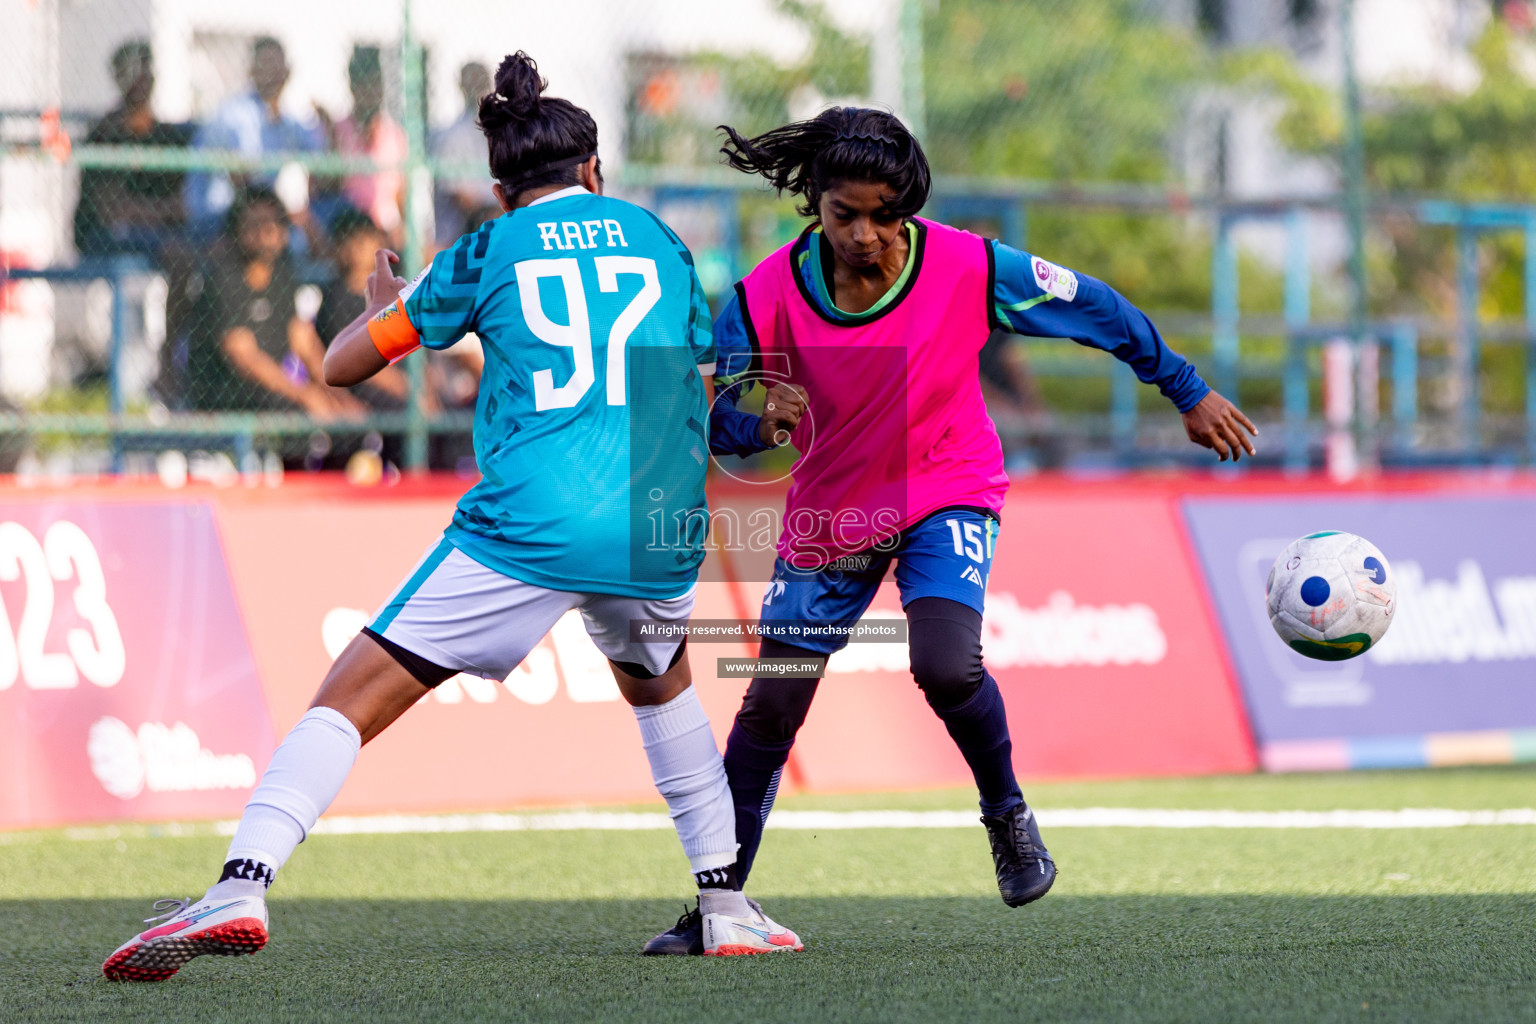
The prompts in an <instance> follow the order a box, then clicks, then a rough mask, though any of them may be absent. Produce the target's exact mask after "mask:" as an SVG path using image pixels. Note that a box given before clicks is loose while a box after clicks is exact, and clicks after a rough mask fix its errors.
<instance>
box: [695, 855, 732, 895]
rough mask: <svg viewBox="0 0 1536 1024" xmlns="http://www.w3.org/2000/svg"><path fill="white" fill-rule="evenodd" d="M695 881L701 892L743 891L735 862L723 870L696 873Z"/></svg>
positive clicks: (710, 869) (711, 869) (713, 869)
mask: <svg viewBox="0 0 1536 1024" xmlns="http://www.w3.org/2000/svg"><path fill="white" fill-rule="evenodd" d="M693 881H694V883H695V884H696V885H698V887H699V891H700V892H703V891H704V890H706V889H735V890H737V891H738V892H739V891H740V890H741V882H740V881H739V880H738V879H737V875H736V863H735V862H734V861H733V862H731V863H730V864H727V865H726V866H725V867H723V868H709V869H708V870H706V871H695V872H694V873H693Z"/></svg>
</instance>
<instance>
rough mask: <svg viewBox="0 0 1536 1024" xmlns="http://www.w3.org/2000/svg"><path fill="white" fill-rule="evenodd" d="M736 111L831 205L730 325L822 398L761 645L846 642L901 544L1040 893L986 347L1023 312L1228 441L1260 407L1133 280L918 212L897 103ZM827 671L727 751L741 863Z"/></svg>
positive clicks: (798, 649)
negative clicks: (1125, 286) (1173, 344)
mask: <svg viewBox="0 0 1536 1024" xmlns="http://www.w3.org/2000/svg"><path fill="white" fill-rule="evenodd" d="M725 131H726V133H727V135H728V136H729V141H728V142H727V143H726V146H725V148H724V149H723V152H724V153H725V155H726V159H727V161H728V162H729V163H730V164H731V166H732V167H734V168H736V169H737V170H740V171H746V172H748V173H752V174H760V175H762V176H763V177H764V178H766V179H768V181H769V182H771V183H772V184H773V186H774V187H775V188H777V189H778V190H779V191H780V192H785V191H787V192H789V193H791V194H793V195H795V196H797V197H799V198H800V199H801V200H802V201H803V205H802V206H801V207H800V212H801V214H802V215H804V216H807V217H809V218H811V219H812V222H811V223H810V224H809V225H808V226H807V227H806V229H805V231H804V232H802V233H801V235H800V236H799V237H798V238H797V239H796V240H795V241H794V242H792V243H790V244H789V245H786V246H784V247H783V248H782V249H780V250H779V251H778V252H776V253H774V254H773V255H771V256H769V257H768V258H767V259H766V260H764V261H763V262H762V263H760V264H759V265H758V266H757V267H756V268H755V269H754V270H752V272H751V273H749V274H748V275H747V276H746V278H745V279H744V280H742V281H741V282H740V283H739V284H738V285H737V286H736V295H735V297H734V298H733V299H732V301H731V302H730V304H729V305H728V306H727V307H726V308H725V309H724V311H723V312H722V313H721V315H720V317H719V318H718V319H717V320H716V322H715V340H716V344H717V346H718V351H719V357H718V358H719V360H720V365H719V369H720V373H721V380H723V381H726V380H731V379H732V378H734V377H736V376H737V375H740V374H743V373H746V372H748V371H750V374H749V376H750V377H751V378H755V379H761V380H773V381H776V387H778V388H780V389H784V388H787V387H793V388H795V389H797V390H798V391H800V392H801V393H802V394H803V396H804V399H803V400H802V401H795V400H788V399H786V398H784V397H783V392H782V390H780V391H778V392H776V393H775V394H772V395H770V396H768V399H767V402H768V405H769V406H772V407H775V413H776V414H778V415H782V416H785V417H786V418H787V420H792V421H796V422H797V423H798V425H797V426H795V427H794V430H793V433H792V435H791V436H792V438H793V440H794V442H795V445H796V447H797V448H798V449H799V452H800V456H799V458H798V460H797V461H796V463H795V466H794V483H793V485H792V486H791V488H790V491H789V495H788V498H787V499H786V505H785V514H784V520H783V522H784V528H783V532H782V534H781V537H780V540H779V546H778V555H779V558H778V561H777V562H776V564H775V567H774V573H773V580H772V582H771V583H770V585H769V587H768V589H767V592H766V594H765V595H764V597H763V606H762V615H761V634H760V635H762V636H763V637H764V639H763V641H762V645H761V649H760V656H761V657H762V658H765V659H789V658H793V659H796V660H797V661H798V662H800V663H804V661H805V660H806V659H810V660H812V661H814V660H816V659H822V661H823V664H824V663H825V658H826V657H827V656H829V655H831V654H832V653H834V652H835V651H837V650H839V649H840V648H841V647H842V646H843V645H844V643H845V642H846V640H845V639H843V638H842V637H840V636H838V635H836V633H835V632H834V633H832V634H830V635H829V634H828V633H827V632H826V627H828V626H831V627H837V628H839V629H843V628H847V627H851V626H852V625H853V624H854V623H855V622H856V621H857V620H858V619H859V617H860V616H861V615H862V614H863V613H864V611H865V609H867V608H868V607H869V603H870V601H871V600H872V599H873V597H874V595H875V591H876V589H877V588H878V587H879V585H880V581H881V579H882V578H883V577H884V575H885V573H886V571H887V569H888V568H889V567H890V566H891V564H892V563H893V562H894V563H895V577H896V585H897V587H898V589H899V590H900V593H901V602H902V607H903V610H904V611H905V613H906V617H907V624H908V643H909V648H910V656H911V668H912V675H913V677H914V678H915V680H916V682H917V685H918V686H919V687H920V688H921V689H922V691H923V695H924V696H925V697H926V698H927V700H928V704H929V705H930V706H931V707H932V708H933V711H934V713H935V714H936V715H937V716H938V717H939V718H940V719H941V720H942V721H943V722H944V725H945V728H946V729H947V731H948V732H949V735H950V736H951V738H952V739H953V740H954V742H955V745H956V746H957V747H958V748H959V749H960V752H961V753H962V754H963V755H964V757H965V760H966V762H967V764H968V765H969V766H970V769H971V772H972V775H973V777H974V778H975V781H976V785H977V789H978V790H979V793H980V803H981V812H982V823H983V824H984V825H985V826H986V830H987V833H988V838H989V841H990V844H991V848H992V856H993V861H994V866H995V868H996V873H997V882H998V888H999V891H1000V892H1001V894H1002V897H1003V900H1004V902H1006V903H1007V904H1008V905H1009V906H1021V905H1023V904H1025V903H1029V902H1031V901H1033V900H1036V899H1039V898H1040V897H1041V896H1043V895H1045V893H1046V892H1047V891H1048V890H1049V889H1050V887H1051V884H1052V882H1053V881H1054V880H1055V877H1056V866H1055V862H1054V861H1053V860H1052V858H1051V855H1050V854H1049V853H1048V852H1047V850H1046V848H1045V845H1044V843H1043V842H1042V841H1041V838H1040V832H1039V828H1038V827H1037V825H1036V823H1035V820H1034V815H1033V812H1032V811H1031V810H1030V808H1029V806H1028V804H1026V803H1025V801H1024V797H1023V795H1022V793H1021V792H1020V790H1019V785H1018V782H1017V780H1016V779H1015V778H1014V772H1013V763H1012V741H1011V739H1010V737H1009V733H1008V719H1007V714H1006V711H1005V709H1004V706H1003V699H1002V695H1001V693H1000V692H999V691H998V687H997V684H996V682H995V681H994V680H993V679H992V677H991V675H989V674H988V673H987V670H986V668H985V666H984V665H983V663H982V654H981V622H982V608H983V599H984V596H985V593H986V582H987V576H988V574H989V573H990V571H991V565H992V553H993V548H994V544H995V542H996V538H997V533H998V527H999V523H1000V520H1001V516H1000V513H1001V509H1002V506H1003V498H1004V496H1005V494H1006V492H1007V488H1008V477H1007V475H1006V474H1005V473H1004V472H1003V457H1002V449H1001V447H1000V445H999V444H998V439H997V432H996V430H995V429H994V427H993V425H992V421H991V419H990V418H989V417H988V415H987V409H986V405H985V404H984V402H983V401H982V396H981V388H980V383H979V380H978V372H977V371H978V365H977V358H978V355H979V353H980V351H981V348H982V345H983V344H984V343H985V342H986V340H987V337H988V335H989V334H990V333H991V332H992V331H993V330H994V329H996V328H1006V329H1007V330H1009V331H1012V332H1014V333H1016V334H1029V335H1039V336H1046V337H1063V338H1072V339H1074V340H1075V341H1078V342H1079V343H1081V344H1084V345H1089V346H1092V347H1095V348H1100V349H1104V350H1106V351H1108V352H1110V353H1112V354H1113V355H1114V356H1116V357H1117V358H1119V359H1121V360H1123V361H1125V362H1126V363H1129V364H1130V366H1131V367H1132V369H1133V370H1135V372H1136V375H1137V377H1139V378H1140V379H1141V380H1142V381H1144V382H1146V383H1149V384H1155V385H1157V387H1158V388H1159V389H1160V390H1161V391H1162V393H1163V394H1164V395H1165V396H1166V397H1167V398H1168V399H1169V400H1170V401H1171V402H1172V403H1173V404H1174V406H1175V407H1176V408H1177V409H1178V410H1179V412H1180V413H1181V414H1182V415H1183V417H1184V425H1185V428H1186V431H1187V432H1188V435H1189V438H1190V439H1191V440H1192V441H1194V442H1195V443H1197V444H1201V445H1204V446H1206V447H1208V448H1213V449H1215V451H1216V452H1217V454H1218V455H1219V456H1220V457H1221V458H1222V459H1223V460H1225V459H1226V458H1228V457H1231V458H1233V459H1237V458H1240V457H1241V456H1242V455H1243V454H1244V453H1247V454H1249V455H1252V454H1253V452H1254V448H1253V445H1252V443H1251V441H1250V440H1249V439H1248V437H1247V436H1246V434H1245V431H1246V432H1253V425H1252V424H1251V423H1250V422H1249V421H1248V419H1247V417H1245V416H1244V415H1243V414H1242V413H1241V412H1240V411H1239V410H1238V409H1237V408H1236V407H1235V406H1233V405H1232V403H1230V402H1228V401H1227V400H1226V399H1225V398H1222V397H1221V396H1220V395H1218V394H1216V393H1215V392H1214V391H1212V390H1211V389H1210V388H1209V387H1208V386H1207V385H1206V384H1205V382H1204V381H1202V380H1201V379H1200V377H1199V375H1198V374H1197V373H1195V370H1194V367H1193V366H1191V365H1190V364H1189V363H1188V362H1186V361H1185V360H1184V359H1183V358H1182V357H1181V356H1179V355H1178V354H1177V353H1175V352H1173V351H1172V350H1171V349H1169V348H1168V346H1167V345H1166V344H1164V343H1163V340H1162V338H1161V337H1160V336H1159V334H1158V332H1157V329H1156V328H1155V327H1153V326H1152V323H1151V321H1150V320H1148V319H1147V317H1146V316H1145V315H1144V314H1142V313H1141V311H1140V310H1138V309H1136V308H1135V307H1134V306H1132V305H1131V304H1130V303H1129V302H1127V301H1126V300H1125V299H1124V298H1122V297H1121V296H1120V295H1118V294H1117V293H1116V292H1115V291H1114V290H1113V289H1111V288H1109V287H1107V286H1106V285H1104V284H1103V283H1101V282H1099V281H1096V280H1094V279H1093V278H1091V277H1088V276H1086V275H1082V274H1078V273H1075V272H1073V271H1071V270H1068V269H1066V268H1065V267H1061V266H1057V265H1056V264H1053V263H1050V262H1047V261H1046V260H1044V259H1041V258H1039V257H1038V256H1032V255H1030V254H1028V253H1024V252H1020V251H1019V250H1017V249H1013V248H1010V247H1009V246H1006V245H1003V244H1001V243H999V242H995V241H989V240H986V239H983V238H981V237H979V236H977V235H973V234H970V233H969V232H965V231H958V230H956V229H954V228H951V227H948V226H946V225H944V224H939V223H937V222H934V221H931V220H926V219H924V218H921V217H919V216H917V214H918V211H919V210H921V209H922V208H923V205H924V204H925V203H926V202H927V199H928V194H929V189H930V175H929V171H928V162H927V159H926V158H925V156H924V154H923V151H922V147H921V146H920V145H919V144H918V142H917V140H916V139H915V138H914V137H913V136H912V134H911V133H910V132H909V131H907V129H906V128H905V126H903V125H902V124H901V122H900V121H899V120H897V119H896V118H895V117H893V116H892V115H890V114H888V113H885V112H883V111H879V110H867V109H860V108H854V107H840V108H833V109H830V110H826V111H824V112H822V113H821V114H820V115H818V116H816V117H814V118H812V119H810V120H807V121H801V122H798V123H795V124H790V125H786V126H784V127H782V128H778V129H775V130H773V131H770V132H768V133H766V134H764V135H760V136H758V137H756V138H746V137H743V136H742V135H740V134H739V133H737V132H736V131H735V130H734V129H731V128H725ZM741 390H742V388H740V387H739V386H734V385H733V386H727V387H725V388H723V389H722V393H721V396H720V398H719V399H717V401H716V402H715V403H714V406H713V408H712V411H711V417H710V437H711V447H712V449H713V450H714V451H716V452H717V453H730V454H738V455H746V454H750V453H752V452H755V451H759V450H762V449H763V448H764V447H766V444H765V443H764V441H763V439H762V436H761V431H760V424H759V422H758V420H757V418H756V417H751V416H748V415H747V414H745V413H741V412H738V411H737V410H736V409H735V405H734V403H735V399H736V397H737V395H738V394H739V392H740V391H741ZM801 416H804V418H803V419H802V418H800V417H801ZM785 425H786V426H787V425H788V423H787V422H786V423H785ZM806 627H814V632H815V634H816V638H815V639H807V636H808V632H807V628H806ZM817 682H818V679H816V678H783V677H780V676H771V675H770V676H763V677H759V678H757V679H754V680H753V681H752V683H751V685H750V686H749V687H748V689H747V692H746V696H745V697H744V699H743V700H742V706H741V710H740V712H739V713H738V714H737V716H736V720H735V723H734V725H733V727H732V729H731V733H730V738H729V740H728V742H727V745H726V753H725V766H726V773H727V776H728V777H729V779H730V784H731V793H732V798H733V800H734V802H735V805H736V836H737V839H738V840H740V842H741V850H740V853H739V861H738V868H739V870H741V871H742V872H747V871H749V870H750V869H751V866H752V860H753V857H754V856H755V854H756V852H757V847H758V844H759V842H760V840H761V838H762V829H763V825H764V823H765V822H766V820H767V818H768V813H769V811H770V810H771V809H772V807H773V799H774V795H775V793H776V792H777V790H778V781H779V775H780V772H781V771H782V770H783V766H784V763H785V761H786V760H787V758H788V756H789V751H790V747H791V746H792V745H793V743H794V740H795V734H796V732H797V731H798V730H799V728H800V726H801V724H802V723H803V722H804V721H805V716H806V713H807V712H808V710H809V709H810V705H811V701H812V698H813V697H814V696H815V693H816V687H817ZM850 727H854V728H856V727H857V725H856V724H852V725H850ZM700 935H701V927H700V922H699V919H698V916H697V913H696V912H695V913H693V914H689V915H685V916H684V917H683V918H682V919H680V920H679V921H678V923H677V925H676V926H674V927H673V928H672V929H671V930H670V931H668V932H665V933H663V934H661V935H658V936H657V937H656V938H655V939H653V940H651V942H650V944H649V946H648V949H649V951H651V952H654V953H677V954H686V953H697V952H700V951H701V950H702V946H701V943H700V938H699V937H700Z"/></svg>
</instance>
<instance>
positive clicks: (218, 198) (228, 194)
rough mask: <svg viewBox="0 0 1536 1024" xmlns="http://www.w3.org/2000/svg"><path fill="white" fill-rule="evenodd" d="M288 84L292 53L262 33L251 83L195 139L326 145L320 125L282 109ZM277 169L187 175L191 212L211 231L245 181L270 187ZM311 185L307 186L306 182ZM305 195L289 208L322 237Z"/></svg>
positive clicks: (279, 149) (199, 228)
mask: <svg viewBox="0 0 1536 1024" xmlns="http://www.w3.org/2000/svg"><path fill="white" fill-rule="evenodd" d="M287 84H288V57H287V55H286V54H285V53H284V52H283V44H282V43H279V42H278V41H277V40H276V39H273V38H272V37H271V36H262V37H260V38H259V39H257V40H256V41H255V43H254V44H252V46H251V88H250V89H249V90H248V91H246V92H243V93H241V94H239V95H238V96H235V97H232V98H231V99H229V100H226V101H225V102H224V103H223V104H222V105H221V106H220V107H219V109H218V110H217V111H215V112H214V115H213V117H212V118H210V119H209V120H208V122H207V123H206V124H204V125H203V126H202V128H200V129H199V130H198V132H197V135H196V137H195V138H194V139H193V141H192V144H193V145H194V146H195V147H197V148H198V149H214V150H230V151H233V152H236V153H240V154H242V155H244V156H251V157H257V156H261V155H263V154H266V153H315V152H319V151H320V150H321V149H323V148H324V139H323V138H322V136H321V134H320V132H319V130H318V129H317V128H314V127H311V126H309V125H306V124H303V123H301V122H300V121H299V120H297V119H296V118H294V117H291V116H289V115H288V114H285V113H283V111H282V108H281V107H280V105H279V101H280V99H281V98H282V95H283V87H284V86H286V85H287ZM276 179H277V175H276V174H275V173H273V172H270V171H261V172H254V173H250V174H226V173H224V172H222V171H213V172H207V171H198V172H195V173H192V174H189V175H187V183H186V202H187V218H188V221H189V223H190V225H191V227H192V229H193V230H194V231H195V232H197V233H198V234H199V235H200V236H201V237H203V238H208V237H211V236H212V235H213V234H215V233H216V232H217V231H218V228H219V225H220V223H221V221H222V219H223V218H224V216H225V214H226V213H228V211H229V209H230V207H231V206H232V204H233V203H234V200H235V194H236V192H237V191H238V190H239V189H240V188H242V187H244V186H262V187H265V188H267V189H270V188H271V187H272V185H273V184H274V182H275V181H276ZM306 191H307V188H306ZM295 200H307V196H306V197H298V196H295V197H290V201H289V206H288V209H289V210H290V212H291V214H292V216H293V219H294V220H295V221H296V222H297V223H298V224H299V225H300V227H302V228H303V229H304V231H305V233H306V235H307V236H308V237H309V241H310V244H311V245H314V244H316V243H317V242H318V241H319V240H320V234H319V229H318V226H317V225H316V224H315V223H314V220H313V218H312V217H310V215H309V210H308V208H307V205H306V201H295Z"/></svg>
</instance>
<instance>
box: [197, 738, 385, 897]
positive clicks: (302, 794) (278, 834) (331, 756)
mask: <svg viewBox="0 0 1536 1024" xmlns="http://www.w3.org/2000/svg"><path fill="white" fill-rule="evenodd" d="M361 746H362V737H361V736H360V735H358V732H357V727H356V726H354V725H353V724H352V723H351V722H350V721H349V720H348V719H347V716H345V715H343V714H342V713H341V712H339V711H336V710H334V709H332V708H310V709H309V711H307V712H305V714H304V717H303V718H301V719H299V722H298V724H297V725H295V726H294V727H293V730H292V731H291V732H289V733H288V735H287V737H286V738H285V739H284V740H283V743H282V745H281V746H280V747H278V748H277V750H276V752H275V753H273V755H272V762H271V763H270V764H268V765H267V770H266V771H265V772H263V773H262V776H261V783H260V784H259V785H257V787H256V790H255V792H253V793H252V794H251V799H250V800H249V801H248V802H247V803H246V805H245V813H244V814H243V815H241V817H240V826H239V827H238V828H237V829H235V837H234V839H232V840H231V841H230V844H229V853H228V855H227V856H226V858H225V859H226V871H225V874H226V876H227V877H225V878H222V879H220V880H219V882H218V884H217V885H215V886H214V887H213V888H212V889H210V890H208V894H209V896H211V897H216V898H222V897H225V896H241V895H260V894H261V893H262V892H265V891H266V887H267V886H269V885H271V884H272V875H273V873H275V872H276V871H277V869H278V868H280V867H282V866H283V862H284V861H286V860H287V859H288V858H289V856H290V855H291V854H292V853H293V850H294V847H296V846H298V845H299V844H300V843H302V842H303V841H304V837H305V836H306V835H308V834H309V830H310V829H311V828H313V827H314V825H315V822H316V821H318V820H319V818H320V815H321V814H323V813H325V809H326V808H327V807H329V806H330V805H331V801H333V800H335V799H336V794H337V793H339V792H340V791H341V785H342V783H344V782H346V781H347V775H348V773H349V772H351V771H352V765H353V763H354V762H355V761H356V760H357V752H358V749H359V748H360V747H361ZM230 863H235V864H236V866H235V868H233V869H230V868H229V864H230Z"/></svg>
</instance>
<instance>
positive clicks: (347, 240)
mask: <svg viewBox="0 0 1536 1024" xmlns="http://www.w3.org/2000/svg"><path fill="white" fill-rule="evenodd" d="M331 244H332V246H333V248H334V252H335V254H336V278H335V280H333V281H332V282H331V283H330V284H329V285H328V286H327V287H326V289H325V293H324V294H323V296H322V297H321V299H320V312H318V313H317V314H315V330H316V331H317V332H318V333H319V335H320V342H321V344H322V345H324V346H325V347H326V348H329V347H330V345H331V342H332V341H333V340H334V339H335V337H336V336H337V335H338V334H340V333H341V331H342V329H343V328H345V327H346V326H347V325H348V324H350V323H351V322H352V321H353V320H356V319H357V318H358V317H360V316H362V315H363V311H364V310H365V309H366V308H367V306H368V299H367V295H368V275H369V274H370V273H372V272H373V268H374V266H375V259H374V254H375V253H376V252H377V251H378V250H379V249H382V248H383V247H384V246H385V244H386V239H385V237H384V232H383V231H381V230H380V229H379V226H378V225H377V224H375V223H374V222H373V219H372V218H371V217H369V216H368V215H367V214H366V213H362V212H360V211H358V210H354V209H352V208H351V207H344V208H342V209H341V210H340V211H338V212H337V214H336V216H335V218H333V219H332V221H331ZM352 391H353V393H354V394H356V395H357V397H358V398H360V399H362V401H363V403H364V404H365V405H367V406H368V407H369V408H370V409H374V410H377V411H379V412H399V411H400V410H402V409H404V408H405V405H406V400H407V398H408V397H409V394H410V384H409V382H408V381H407V380H406V377H405V373H404V372H402V371H401V369H400V368H399V367H396V366H389V367H385V368H384V369H382V370H380V371H379V372H378V373H377V374H376V375H375V376H373V377H372V378H370V379H369V380H368V381H366V382H365V383H363V384H359V385H358V386H357V387H355V388H353V389H352ZM386 458H388V456H387V455H386ZM391 461H398V459H393V460H391Z"/></svg>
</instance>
